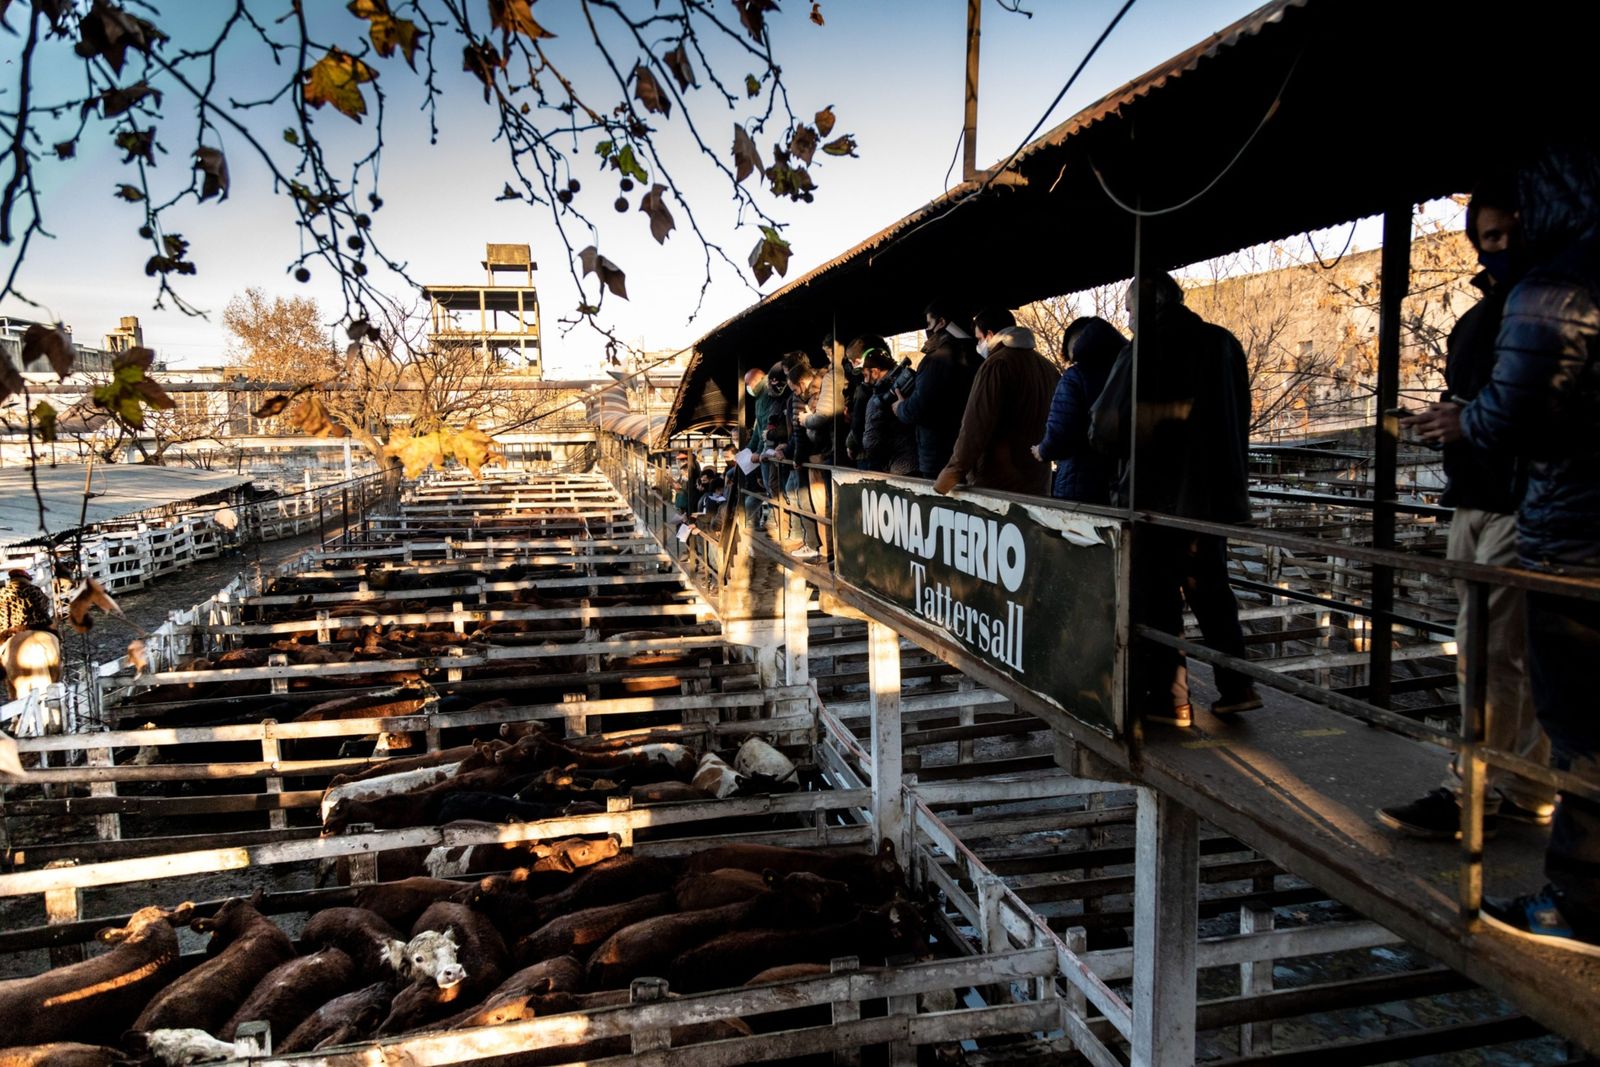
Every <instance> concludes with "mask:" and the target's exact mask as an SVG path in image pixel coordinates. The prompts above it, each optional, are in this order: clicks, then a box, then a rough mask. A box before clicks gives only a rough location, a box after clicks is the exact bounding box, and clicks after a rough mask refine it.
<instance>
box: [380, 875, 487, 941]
mask: <svg viewBox="0 0 1600 1067" xmlns="http://www.w3.org/2000/svg"><path fill="white" fill-rule="evenodd" d="M466 888H467V887H466V886H464V885H462V883H460V882H451V881H446V880H445V879H443V878H403V879H401V880H400V881H398V882H384V883H381V884H379V885H369V886H363V887H362V888H360V889H358V890H356V901H355V903H356V907H358V908H365V909H366V910H368V911H370V912H373V913H375V914H376V915H378V916H379V917H380V918H382V919H383V920H384V921H385V922H387V923H389V924H390V925H391V926H393V927H394V928H395V929H396V930H409V929H411V925H412V924H413V923H415V922H416V921H417V918H418V916H420V915H421V914H422V913H423V912H425V911H427V910H428V908H429V907H430V906H431V905H433V904H435V903H437V902H438V901H441V900H449V899H451V898H452V897H454V896H456V895H457V894H459V893H461V892H462V891H463V890H465V889H466Z"/></svg>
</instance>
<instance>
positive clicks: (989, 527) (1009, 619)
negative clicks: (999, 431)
mask: <svg viewBox="0 0 1600 1067" xmlns="http://www.w3.org/2000/svg"><path fill="white" fill-rule="evenodd" d="M834 503H835V511H834V533H835V538H836V540H837V549H836V565H837V569H838V574H839V578H840V580H842V581H844V582H846V583H848V584H849V585H852V586H854V587H855V588H856V589H858V590H860V591H861V592H864V593H868V594H870V595H872V596H875V597H878V598H880V599H883V600H886V601H888V602H889V603H891V604H893V605H894V606H895V607H898V608H900V609H902V610H904V611H907V612H909V613H911V614H912V615H914V616H916V617H917V618H918V619H919V620H920V621H921V622H922V623H923V624H924V625H927V626H930V627H933V628H934V629H936V630H940V631H943V632H944V633H946V634H948V635H949V637H950V638H951V639H952V640H953V641H954V642H955V643H957V644H958V645H959V646H960V647H961V649H962V650H963V651H964V652H966V653H967V654H968V655H971V656H974V657H976V658H977V659H979V660H981V661H983V662H984V663H985V664H987V665H988V666H990V667H993V668H994V669H996V670H998V671H1000V672H1002V673H1004V674H1006V675H1007V676H1009V677H1010V678H1012V679H1013V680H1015V681H1017V682H1019V683H1021V684H1022V685H1024V686H1026V687H1027V688H1028V689H1029V690H1031V691H1032V692H1034V693H1035V694H1037V695H1039V696H1040V697H1043V698H1044V699H1045V700H1047V701H1049V702H1050V703H1052V704H1054V705H1056V706H1057V707H1059V708H1061V709H1062V710H1063V711H1065V712H1067V713H1068V714H1070V715H1072V716H1073V717H1075V718H1077V719H1080V720H1082V721H1083V722H1085V723H1088V724H1090V725H1092V726H1094V727H1096V728H1098V729H1100V730H1103V731H1105V732H1106V733H1109V734H1113V735H1114V734H1116V733H1117V732H1119V724H1118V721H1117V718H1118V717H1117V715H1116V712H1115V704H1114V700H1113V693H1112V686H1113V678H1114V677H1115V674H1116V656H1117V630H1118V619H1117V611H1118V607H1117V603H1118V602H1117V595H1116V593H1117V566H1118V553H1119V550H1120V547H1119V546H1120V544H1121V534H1122V530H1121V526H1120V524H1119V523H1118V522H1117V521H1116V520H1115V519H1110V518H1106V517H1103V516H1095V515H1087V514H1084V513H1080V512H1074V511H1068V510H1065V509H1061V508H1054V507H1049V506H1040V507H1032V506H1029V505H1023V504H1019V503H1017V502H1015V501H1011V500H1005V499H1002V498H999V497H989V496H984V495H982V494H979V493H963V494H962V495H961V496H959V497H947V496H940V495H938V494H936V493H934V492H933V491H932V490H931V489H928V488H924V487H921V486H909V485H903V484H899V483H896V482H894V481H892V480H886V479H875V478H873V479H868V478H855V477H852V476H849V475H846V476H842V477H841V478H840V479H839V480H838V481H837V482H836V483H835V485H834Z"/></svg>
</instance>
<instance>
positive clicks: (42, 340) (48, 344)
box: [22, 323, 78, 378]
mask: <svg viewBox="0 0 1600 1067" xmlns="http://www.w3.org/2000/svg"><path fill="white" fill-rule="evenodd" d="M41 356H42V357H44V358H45V359H47V360H49V361H50V369H51V370H53V371H55V372H56V377H57V378H65V377H66V376H67V375H69V374H71V373H72V364H73V362H74V361H75V360H76V359H77V358H78V350H77V349H76V348H75V347H74V346H73V344H72V338H70V337H68V336H67V331H65V330H63V329H62V328H61V326H60V324H57V325H55V326H45V325H42V324H40V323H34V324H33V325H32V326H29V327H28V328H27V329H26V330H24V331H23V334H22V365H23V366H24V367H26V366H27V365H28V364H30V363H32V362H33V361H34V360H36V359H39V358H40V357H41Z"/></svg>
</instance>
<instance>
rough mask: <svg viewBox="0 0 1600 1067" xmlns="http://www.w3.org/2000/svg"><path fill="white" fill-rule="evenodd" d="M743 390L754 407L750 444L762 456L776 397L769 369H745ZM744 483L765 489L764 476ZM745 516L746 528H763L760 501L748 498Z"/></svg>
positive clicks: (745, 480) (756, 454) (749, 486)
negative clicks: (770, 381)
mask: <svg viewBox="0 0 1600 1067" xmlns="http://www.w3.org/2000/svg"><path fill="white" fill-rule="evenodd" d="M744 391H745V393H746V394H747V395H748V396H749V397H750V406H751V409H752V412H751V420H750V437H749V445H748V447H749V449H750V454H751V455H752V456H757V457H759V456H760V455H761V454H762V453H763V452H765V451H766V450H767V448H768V445H767V423H768V422H770V421H771V420H772V408H773V406H774V404H776V403H777V398H776V397H774V395H773V392H772V389H771V387H770V385H769V384H768V381H767V372H766V371H764V370H762V369H761V368H760V367H751V368H750V369H749V370H747V371H745V375H744ZM741 483H742V485H743V486H744V487H746V488H756V489H760V488H765V485H764V482H763V480H761V479H751V478H744V479H741ZM744 516H745V525H746V526H747V527H749V528H750V529H752V530H754V529H759V528H761V527H762V524H761V521H760V520H761V501H760V500H758V499H757V498H755V497H753V496H747V497H745V499H744Z"/></svg>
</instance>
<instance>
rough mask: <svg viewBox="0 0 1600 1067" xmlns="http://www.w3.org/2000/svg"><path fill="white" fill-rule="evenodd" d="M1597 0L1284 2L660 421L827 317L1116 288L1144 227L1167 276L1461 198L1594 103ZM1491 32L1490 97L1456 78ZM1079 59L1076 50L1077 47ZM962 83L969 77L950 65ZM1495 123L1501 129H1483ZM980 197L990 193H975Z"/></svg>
mask: <svg viewBox="0 0 1600 1067" xmlns="http://www.w3.org/2000/svg"><path fill="white" fill-rule="evenodd" d="M1597 24H1600V6H1597V5H1573V4H1568V3H1562V2H1560V0H1490V2H1489V4H1488V5H1487V6H1480V7H1478V8H1475V9H1474V10H1473V14H1472V16H1471V17H1470V18H1464V17H1462V15H1461V12H1460V9H1459V8H1457V7H1456V6H1455V5H1452V4H1450V3H1448V2H1446V0H1408V2H1406V3H1394V2H1393V0H1278V2H1276V3H1272V4H1269V5H1267V6H1266V7H1263V8H1261V9H1260V10H1258V11H1256V12H1254V13H1252V14H1251V15H1250V16H1248V17H1247V18H1245V19H1242V20H1240V21H1239V22H1237V23H1235V24H1233V25H1232V26H1230V27H1228V28H1227V29H1225V30H1223V31H1221V32H1220V33H1217V34H1214V35H1212V36H1210V37H1208V38H1206V39H1205V40H1204V41H1201V42H1199V43H1198V44H1196V45H1195V46H1194V47H1192V48H1189V49H1186V50H1185V51H1184V52H1183V53H1182V54H1180V55H1178V56H1175V57H1173V58H1172V59H1171V60H1168V61H1167V62H1165V63H1162V64H1160V65H1159V66H1157V67H1156V68H1154V69H1153V70H1151V71H1148V72H1146V73H1145V74H1144V75H1142V76H1141V77H1139V78H1137V79H1135V80H1133V81H1131V82H1129V83H1128V84H1127V85H1124V86H1122V87H1121V88H1119V89H1117V90H1116V91H1115V92H1112V93H1110V94H1108V95H1106V96H1105V97H1103V98H1101V99H1100V100H1098V101H1096V102H1095V103H1094V104H1092V105H1090V106H1089V107H1087V108H1084V109H1083V110H1081V111H1080V112H1078V113H1077V114H1076V115H1074V116H1072V118H1070V119H1068V120H1067V121H1066V122H1064V123H1062V124H1061V125H1059V126H1057V127H1055V128H1054V129H1052V130H1051V131H1050V132H1048V133H1047V134H1045V135H1044V136H1042V137H1040V138H1039V139H1038V140H1036V141H1034V142H1032V143H1031V144H1030V145H1028V146H1027V147H1025V148H1024V149H1023V150H1022V151H1021V152H1019V153H1018V156H1017V158H1016V160H1015V161H1013V162H1012V163H1011V165H1010V166H1009V167H1008V168H1007V169H1006V171H1005V173H1006V180H1005V181H1004V182H998V181H997V182H995V183H993V184H992V185H990V186H989V187H987V188H985V187H984V186H983V184H982V182H981V181H979V182H968V183H964V184H962V185H959V186H956V187H955V188H953V189H951V190H950V191H949V192H948V193H946V194H945V195H943V196H941V197H939V198H937V199H935V200H933V201H931V202H929V203H928V204H926V205H924V206H923V207H921V208H919V209H918V210H917V211H914V212H912V213H911V214H909V215H907V216H906V217H905V218H903V219H900V220H899V221H897V222H895V223H894V224H893V225H891V226H888V227H886V228H884V229H883V230H880V231H879V232H878V233H876V234H873V235H872V236H871V237H869V238H867V239H866V240H865V241H862V242H861V243H860V244H857V245H856V246H855V247H853V248H851V249H849V250H848V251H846V252H844V253H843V254H841V255H839V256H836V257H834V258H833V259H831V260H829V261H828V262H827V263H825V264H823V265H822V266H820V267H818V268H816V269H815V270H812V271H809V272H807V273H806V274H804V275H802V276H801V277H799V278H796V279H795V280H793V281H791V282H789V283H788V284H786V285H784V286H783V288H781V289H779V290H777V291H776V292H774V293H772V294H771V295H770V296H768V297H766V298H765V299H763V300H761V301H760V302H759V303H757V304H754V305H752V306H751V307H748V308H746V309H745V310H743V311H741V312H740V313H739V314H737V315H735V316H733V317H731V318H729V319H728V320H727V321H725V322H723V323H721V324H719V325H718V326H717V327H716V328H714V329H712V330H711V331H709V332H708V333H706V334H705V335H704V336H703V337H702V338H701V339H700V340H699V341H698V342H697V343H696V345H695V355H694V358H693V360H692V361H691V363H690V365H689V368H688V370H687V371H686V372H685V375H684V378H683V382H682V385H681V387H680V390H679V394H678V396H677V397H676V398H675V401H674V403H673V406H672V417H671V420H670V421H669V423H668V432H669V433H679V432H683V431H686V430H690V429H704V428H709V427H711V426H716V425H729V424H731V423H733V422H735V421H736V420H737V417H738V407H737V399H738V376H739V373H740V372H741V371H742V370H743V369H744V368H745V367H746V366H767V365H769V364H770V363H771V362H772V361H773V360H774V359H776V358H777V357H778V356H779V355H781V354H782V353H783V352H784V351H785V350H787V349H793V348H800V347H807V346H808V345H811V344H813V343H815V342H816V341H817V340H818V339H820V338H821V337H822V336H823V334H824V333H826V332H828V331H829V330H830V329H832V330H833V331H834V332H836V333H837V334H838V336H840V337H841V338H848V337H853V336H858V335H860V334H864V333H876V334H883V335H889V334H894V333H898V332H902V331H905V330H910V329H916V328H918V327H919V326H920V325H921V318H922V315H921V312H922V309H923V308H924V307H925V306H926V305H927V304H928V302H929V301H930V300H932V299H934V298H936V297H953V298H955V299H957V300H960V301H965V302H966V303H967V304H968V306H969V309H971V310H976V309H977V308H979V307H982V306H985V305H988V304H1003V305H1005V306H1008V307H1017V306H1019V305H1021V304H1025V303H1027V302H1029V301H1033V300H1039V299H1043V298H1045V297H1049V296H1055V295H1059V294H1063V293H1072V292H1077V291H1081V290H1084V289H1088V288H1092V287H1094V286H1097V285H1101V284H1106V283H1110V282H1115V281H1117V280H1119V279H1125V278H1128V277H1130V276H1131V275H1132V273H1133V260H1134V246H1135V230H1136V226H1135V219H1134V216H1133V214H1132V213H1130V212H1128V211H1125V210H1123V209H1122V208H1120V207H1118V206H1116V204H1115V203H1113V201H1112V199H1110V198H1109V197H1108V195H1107V193H1108V191H1109V192H1110V193H1112V194H1114V195H1115V197H1116V199H1118V200H1120V201H1122V202H1123V203H1126V204H1130V205H1131V204H1138V205H1139V206H1140V208H1142V209H1143V210H1145V211H1151V210H1152V209H1153V210H1155V211H1156V212H1157V213H1158V215H1157V217H1152V218H1150V219H1149V221H1147V222H1146V223H1145V224H1144V226H1143V228H1142V233H1143V235H1144V242H1145V244H1144V255H1145V256H1146V257H1147V260H1146V261H1147V263H1153V264H1154V265H1156V266H1158V267H1160V268H1162V269H1169V268H1172V267H1177V266H1181V265H1183V264H1186V263H1194V262H1199V261H1203V260H1206V259H1209V258H1211V257H1213V256H1219V255H1225V254H1227V253H1229V252H1232V251H1235V250H1237V249H1240V248H1246V247H1249V246H1251V245H1254V244H1258V243H1261V242H1265V241H1273V240H1280V239H1282V238H1285V237H1289V236H1292V235H1295V234H1299V233H1303V232H1307V231H1311V230H1316V229H1320V228H1322V227H1326V226H1333V225H1337V224H1340V223H1344V222H1348V221H1350V220H1352V219H1356V218H1361V217H1364V216H1367V215H1373V214H1378V213H1381V212H1384V211H1390V210H1403V209H1404V208H1405V207H1406V205H1408V204H1413V203H1416V202H1418V201H1420V200H1424V199H1427V198H1429V197H1434V196H1441V195H1444V194H1447V193H1453V192H1462V191H1464V190H1466V189H1469V188H1471V186H1472V185H1473V184H1474V183H1475V182H1476V181H1477V179H1478V178H1479V177H1480V176H1481V175H1482V174H1484V173H1485V172H1486V171H1488V170H1490V169H1493V168H1497V167H1503V166H1505V165H1506V164H1507V161H1508V160H1512V159H1515V158H1517V156H1518V155H1519V154H1520V153H1523V152H1526V151H1529V150H1533V149H1536V148H1537V147H1538V146H1539V145H1540V144H1541V143H1543V142H1545V141H1547V140H1548V139H1549V138H1551V137H1555V136H1566V137H1570V136H1573V135H1575V134H1576V133H1578V132H1580V130H1581V129H1582V127H1581V124H1577V123H1576V121H1575V120H1574V119H1573V117H1572V116H1573V112H1572V111H1571V107H1570V106H1563V105H1570V104H1571V102H1573V101H1579V100H1586V99H1590V98H1592V97H1593V95H1594V85H1593V74H1592V70H1593V57H1592V55H1591V54H1590V52H1589V51H1588V50H1589V49H1592V41H1593V40H1594V39H1595V36H1596V32H1597ZM1488 26H1492V27H1494V29H1493V31H1492V36H1493V38H1494V42H1495V47H1494V52H1495V60H1494V66H1495V70H1496V75H1495V78H1494V90H1493V91H1492V92H1489V91H1482V90H1479V89H1477V88H1475V87H1474V86H1473V85H1472V84H1470V82H1464V81H1463V80H1462V76H1461V71H1462V70H1463V69H1466V68H1467V66H1470V62H1471V60H1470V57H1471V56H1473V55H1475V54H1477V53H1478V52H1480V51H1481V49H1482V46H1483V35H1484V33H1485V32H1486V31H1485V27H1488ZM1067 50H1068V51H1069V52H1070V51H1071V49H1070V48H1068V49H1067ZM955 76H959V75H955ZM1488 130H1493V131H1494V135H1493V136H1486V135H1485V131H1488ZM980 190H981V192H980Z"/></svg>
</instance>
